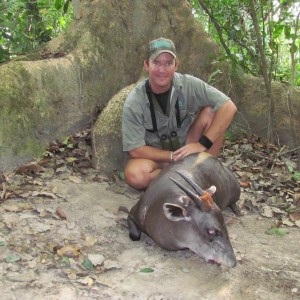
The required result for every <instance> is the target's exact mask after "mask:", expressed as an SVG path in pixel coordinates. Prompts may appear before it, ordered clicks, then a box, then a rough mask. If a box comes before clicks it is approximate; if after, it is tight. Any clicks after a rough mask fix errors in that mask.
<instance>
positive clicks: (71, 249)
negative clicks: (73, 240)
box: [56, 245, 81, 258]
mask: <svg viewBox="0 0 300 300" xmlns="http://www.w3.org/2000/svg"><path fill="white" fill-rule="evenodd" d="M56 252H57V254H58V255H60V256H66V257H71V258H74V257H79V256H80V254H81V253H80V250H79V247H75V246H72V245H66V246H64V247H62V248H60V249H58V250H57V251H56Z"/></svg>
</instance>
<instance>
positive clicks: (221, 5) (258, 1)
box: [190, 0, 300, 161]
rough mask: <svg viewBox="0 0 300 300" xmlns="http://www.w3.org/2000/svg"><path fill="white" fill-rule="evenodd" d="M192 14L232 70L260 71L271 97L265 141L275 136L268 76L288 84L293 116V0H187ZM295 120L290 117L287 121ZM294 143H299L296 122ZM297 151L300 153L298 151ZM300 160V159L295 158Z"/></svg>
mask: <svg viewBox="0 0 300 300" xmlns="http://www.w3.org/2000/svg"><path fill="white" fill-rule="evenodd" d="M190 3H191V4H192V6H193V8H194V15H195V17H196V19H198V20H199V21H200V22H201V23H202V26H203V27H204V28H206V30H207V32H208V33H209V34H210V35H211V36H212V38H213V39H214V40H215V41H217V42H218V43H219V45H220V46H221V49H222V50H223V53H224V56H223V57H221V58H220V60H221V61H223V60H228V61H230V62H231V65H232V67H233V68H232V70H233V72H234V73H235V74H237V75H238V76H240V77H241V75H242V74H243V73H244V72H245V73H248V74H252V75H254V76H262V77H263V79H264V83H265V89H266V95H267V97H268V100H269V113H268V142H274V140H275V131H274V120H275V117H274V114H275V104H274V97H273V91H272V81H273V80H278V81H282V82H284V83H287V84H288V87H289V91H290V92H289V95H290V96H289V101H288V105H289V110H290V112H291V119H292V120H293V117H292V114H293V104H292V103H293V101H292V97H293V87H295V86H300V64H299V62H300V52H299V44H300V39H299V34H298V31H299V16H300V4H299V2H298V1H297V0H242V1H241V0H226V1H224V0H216V1H209V0H190ZM291 122H292V123H293V121H291ZM291 126H292V130H293V133H292V136H293V143H294V144H295V146H296V145H297V144H298V141H297V136H296V130H297V129H296V126H295V124H294V123H293V124H291ZM299 155H300V154H299ZM299 161H300V159H299Z"/></svg>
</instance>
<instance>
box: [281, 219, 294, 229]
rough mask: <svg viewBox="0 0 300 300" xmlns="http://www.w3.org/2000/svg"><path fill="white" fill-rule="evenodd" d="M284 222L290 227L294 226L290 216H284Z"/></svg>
mask: <svg viewBox="0 0 300 300" xmlns="http://www.w3.org/2000/svg"><path fill="white" fill-rule="evenodd" d="M282 224H283V225H286V226H290V227H292V226H294V223H293V222H291V221H290V220H289V219H288V218H282Z"/></svg>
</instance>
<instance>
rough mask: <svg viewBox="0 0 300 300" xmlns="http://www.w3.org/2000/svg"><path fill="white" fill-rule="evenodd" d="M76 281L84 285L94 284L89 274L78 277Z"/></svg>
mask: <svg viewBox="0 0 300 300" xmlns="http://www.w3.org/2000/svg"><path fill="white" fill-rule="evenodd" d="M77 281H78V282H80V283H81V284H84V285H87V286H92V285H93V284H94V280H93V279H92V278H91V277H89V276H86V277H84V278H82V279H79V280H77Z"/></svg>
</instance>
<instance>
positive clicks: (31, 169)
mask: <svg viewBox="0 0 300 300" xmlns="http://www.w3.org/2000/svg"><path fill="white" fill-rule="evenodd" d="M43 170H44V169H43V168H42V167H41V166H39V165H37V164H31V165H27V166H22V167H20V168H18V169H17V170H16V171H15V173H16V174H20V175H28V176H32V175H35V174H36V173H39V172H43Z"/></svg>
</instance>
